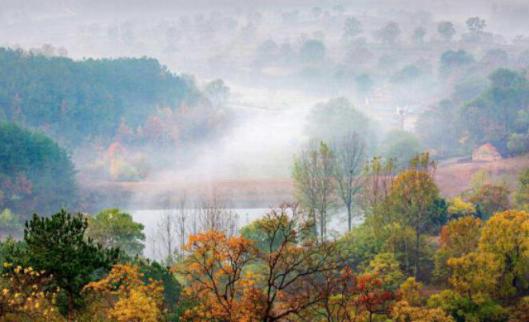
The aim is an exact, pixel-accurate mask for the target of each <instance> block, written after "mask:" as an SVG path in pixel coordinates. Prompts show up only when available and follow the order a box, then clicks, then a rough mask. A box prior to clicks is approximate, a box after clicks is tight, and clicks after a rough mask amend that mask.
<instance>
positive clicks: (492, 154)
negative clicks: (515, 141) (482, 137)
mask: <svg viewBox="0 0 529 322" xmlns="http://www.w3.org/2000/svg"><path fill="white" fill-rule="evenodd" d="M501 159H502V157H501V154H500V153H499V152H498V150H497V149H496V148H495V147H494V145H492V144H490V143H486V144H483V145H482V146H480V147H479V148H476V149H475V150H474V151H473V152H472V161H477V162H492V161H497V160H501Z"/></svg>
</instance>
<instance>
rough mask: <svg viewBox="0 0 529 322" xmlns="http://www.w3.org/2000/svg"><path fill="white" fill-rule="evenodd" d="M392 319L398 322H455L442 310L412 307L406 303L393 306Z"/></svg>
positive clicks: (402, 302)
mask: <svg viewBox="0 0 529 322" xmlns="http://www.w3.org/2000/svg"><path fill="white" fill-rule="evenodd" d="M391 317H392V318H393V321H396V322H409V321H413V322H454V319H453V318H452V317H451V316H449V315H447V314H446V313H445V312H444V311H443V310H442V309H439V308H433V309H431V308H424V307H416V306H411V305H410V304H409V303H408V302H406V301H399V302H397V303H396V304H395V305H394V306H393V308H392V310H391Z"/></svg>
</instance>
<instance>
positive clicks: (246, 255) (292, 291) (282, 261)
mask: <svg viewBox="0 0 529 322" xmlns="http://www.w3.org/2000/svg"><path fill="white" fill-rule="evenodd" d="M300 217H302V216H301V214H297V213H294V212H293V211H292V209H291V208H287V207H282V208H280V209H278V210H272V211H271V212H270V213H269V214H267V215H266V216H265V217H264V218H263V219H262V220H260V221H258V223H257V226H258V227H257V228H258V229H259V230H260V231H261V232H262V234H263V235H262V236H264V238H263V239H262V242H263V244H262V247H260V249H258V248H256V247H254V245H253V242H252V241H250V240H247V239H245V238H243V237H239V236H233V237H226V236H225V235H224V234H223V233H220V232H216V231H209V232H206V233H201V234H198V235H194V236H191V237H190V240H189V242H188V245H187V252H188V253H189V255H188V256H187V257H186V259H185V261H184V262H183V264H182V265H180V266H177V267H178V269H177V270H178V271H180V272H181V273H182V274H184V275H185V276H186V277H187V279H188V286H187V287H186V288H185V290H184V297H186V298H188V299H189V298H191V299H192V300H193V301H194V302H195V303H197V305H196V306H194V307H193V308H191V309H189V310H187V311H186V313H185V316H186V318H188V319H220V320H223V321H253V320H261V321H278V320H282V319H287V318H289V317H291V316H295V315H298V314H301V313H302V312H304V311H305V310H307V309H308V308H309V307H312V306H313V305H316V304H317V303H318V302H319V301H321V300H322V296H323V294H322V293H321V292H320V291H318V288H319V285H320V279H319V277H320V276H321V274H323V273H325V272H328V271H331V270H333V269H335V268H336V265H337V260H336V259H337V251H336V248H335V246H334V243H331V242H327V241H324V242H316V241H315V240H314V239H313V238H308V239H304V238H303V236H305V235H306V233H307V230H309V229H310V227H308V226H305V225H300V224H299V222H298V218H300ZM250 267H251V268H252V269H250Z"/></svg>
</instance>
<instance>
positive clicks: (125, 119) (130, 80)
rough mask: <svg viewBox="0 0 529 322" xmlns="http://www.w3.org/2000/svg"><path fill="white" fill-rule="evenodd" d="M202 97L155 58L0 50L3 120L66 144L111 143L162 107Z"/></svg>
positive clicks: (0, 111) (0, 112) (0, 113)
mask: <svg viewBox="0 0 529 322" xmlns="http://www.w3.org/2000/svg"><path fill="white" fill-rule="evenodd" d="M201 99H203V96H202V95H201V93H200V91H199V90H198V89H197V87H196V86H195V84H194V82H193V80H192V79H190V78H188V77H184V76H177V75H175V74H173V73H171V72H170V71H168V70H167V69H166V68H165V67H164V66H162V65H160V63H159V62H158V61H157V60H155V59H151V58H118V59H84V60H81V61H74V60H72V59H69V58H64V57H49V56H44V55H40V54H33V53H30V52H25V51H22V50H12V49H6V48H1V49H0V119H3V120H6V121H10V122H16V123H18V124H21V125H24V126H28V127H32V128H39V129H41V130H43V131H45V132H46V133H48V134H50V135H51V136H53V137H54V138H56V139H60V140H61V142H63V143H64V144H66V145H68V146H74V147H75V146H76V145H79V144H81V143H86V142H88V141H90V140H96V139H97V140H101V141H103V142H107V143H108V142H110V140H112V139H113V138H114V137H115V135H116V133H117V131H118V129H119V127H120V125H122V124H123V125H124V126H128V127H131V128H133V129H135V128H137V127H138V126H142V125H144V123H145V122H146V120H147V119H148V117H149V116H151V115H153V114H155V112H156V110H157V109H158V108H161V107H165V108H170V109H178V108H180V107H181V106H182V105H183V104H188V105H193V104H196V103H198V101H199V100H201Z"/></svg>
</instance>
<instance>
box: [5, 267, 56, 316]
mask: <svg viewBox="0 0 529 322" xmlns="http://www.w3.org/2000/svg"><path fill="white" fill-rule="evenodd" d="M3 265H4V268H5V269H6V271H9V273H7V274H4V275H3V276H2V280H1V287H2V290H1V291H0V317H2V321H63V320H64V318H63V317H62V316H61V315H60V314H59V313H58V311H57V308H55V306H54V304H55V299H56V296H57V292H56V291H51V290H48V289H47V288H46V285H47V282H48V281H49V277H47V276H46V275H45V274H44V272H37V271H35V270H34V269H33V268H31V267H26V268H23V267H21V266H16V267H12V265H11V264H10V263H4V264H3Z"/></svg>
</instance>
